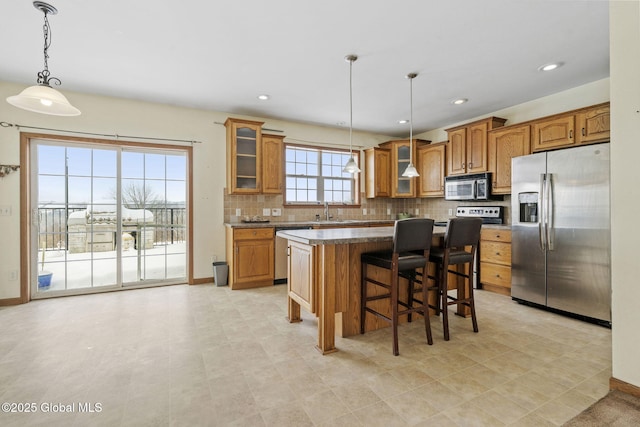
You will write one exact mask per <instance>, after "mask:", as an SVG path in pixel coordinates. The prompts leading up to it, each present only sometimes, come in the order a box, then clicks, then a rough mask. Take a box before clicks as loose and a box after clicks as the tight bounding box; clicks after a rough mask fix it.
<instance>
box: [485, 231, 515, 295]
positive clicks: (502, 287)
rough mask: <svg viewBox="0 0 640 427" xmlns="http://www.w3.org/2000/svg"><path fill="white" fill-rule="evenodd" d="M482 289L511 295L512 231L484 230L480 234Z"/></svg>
mask: <svg viewBox="0 0 640 427" xmlns="http://www.w3.org/2000/svg"><path fill="white" fill-rule="evenodd" d="M479 255H480V283H481V284H482V289H485V290H488V291H492V292H497V293H500V294H503V295H509V296H510V295H511V230H506V229H498V228H483V229H482V231H481V232H480V253H479Z"/></svg>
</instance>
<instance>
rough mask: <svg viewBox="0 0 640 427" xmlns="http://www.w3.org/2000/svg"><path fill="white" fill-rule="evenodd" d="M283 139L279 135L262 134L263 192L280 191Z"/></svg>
mask: <svg viewBox="0 0 640 427" xmlns="http://www.w3.org/2000/svg"><path fill="white" fill-rule="evenodd" d="M283 139H284V136H281V135H264V134H263V135H262V192H263V193H266V194H280V193H282V180H283V177H282V165H283V160H282V159H283V154H282V150H283Z"/></svg>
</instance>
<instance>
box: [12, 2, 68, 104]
mask: <svg viewBox="0 0 640 427" xmlns="http://www.w3.org/2000/svg"><path fill="white" fill-rule="evenodd" d="M33 6H34V7H35V8H36V9H38V10H39V11H41V12H42V13H44V26H43V27H42V31H43V33H44V69H43V70H42V71H40V72H39V73H38V79H37V82H38V85H37V86H31V87H28V88H26V89H25V90H23V91H22V92H21V93H20V94H19V95H15V96H10V97H8V98H7V102H8V103H9V104H11V105H13V106H15V107H18V108H22V109H23V110H28V111H33V112H35V113H42V114H50V115H53V116H77V115H79V114H80V110H78V109H77V108H76V107H74V106H73V105H71V104H70V103H69V101H68V100H67V98H66V97H65V96H64V95H63V94H61V93H60V92H58V91H57V90H55V89H53V88H52V87H51V86H50V85H49V83H50V82H53V83H54V84H56V85H59V84H61V83H62V82H61V81H60V79H58V78H56V77H51V73H50V72H49V64H48V59H49V54H48V53H47V51H48V50H49V47H50V46H51V27H50V26H49V19H48V18H47V15H55V14H56V13H58V10H57V9H56V8H55V7H53V6H51V5H50V4H47V3H44V2H41V1H34V2H33Z"/></svg>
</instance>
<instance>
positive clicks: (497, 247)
mask: <svg viewBox="0 0 640 427" xmlns="http://www.w3.org/2000/svg"><path fill="white" fill-rule="evenodd" d="M480 261H481V262H482V261H484V262H494V263H496V264H503V265H508V266H511V243H503V242H490V241H487V242H480Z"/></svg>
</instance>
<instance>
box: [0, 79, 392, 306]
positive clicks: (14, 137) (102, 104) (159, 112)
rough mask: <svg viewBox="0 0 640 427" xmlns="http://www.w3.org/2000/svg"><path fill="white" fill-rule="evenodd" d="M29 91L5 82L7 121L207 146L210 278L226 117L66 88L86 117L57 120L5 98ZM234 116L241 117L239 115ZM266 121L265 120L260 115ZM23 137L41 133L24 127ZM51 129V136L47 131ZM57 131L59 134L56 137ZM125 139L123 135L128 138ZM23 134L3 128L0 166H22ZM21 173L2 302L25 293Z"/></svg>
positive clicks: (200, 259)
mask: <svg viewBox="0 0 640 427" xmlns="http://www.w3.org/2000/svg"><path fill="white" fill-rule="evenodd" d="M22 89H24V85H18V84H13V83H7V82H0V121H5V122H9V123H17V124H20V125H24V126H37V127H45V128H55V129H65V130H73V131H80V132H95V133H101V134H111V135H113V134H118V135H133V136H147V137H157V138H176V139H186V140H198V141H202V144H194V146H193V147H194V148H193V153H194V161H193V174H194V185H193V186H194V189H193V190H194V191H193V196H194V200H193V206H194V227H195V230H196V232H195V233H194V277H195V278H202V277H211V276H213V271H212V267H211V256H212V255H216V256H217V257H218V259H219V260H221V259H224V227H223V225H222V224H223V214H224V202H223V194H224V193H223V191H224V187H225V152H226V147H225V135H226V134H225V128H224V126H222V125H218V124H215V123H214V122H222V123H223V122H224V121H225V120H226V118H227V117H228V116H229V115H228V114H226V113H221V112H214V111H204V110H195V109H188V108H179V107H175V106H170V105H160V104H151V103H145V102H139V101H132V100H126V99H118V98H109V97H102V96H93V95H86V94H79V93H73V92H68V91H64V88H62V91H63V92H64V93H65V95H66V96H67V97H68V98H69V100H70V101H71V102H72V103H73V104H74V105H76V106H77V107H78V108H79V109H80V110H81V111H82V115H81V116H78V117H52V116H44V115H41V114H36V113H30V112H28V111H23V110H20V109H17V108H15V107H12V106H11V105H9V104H7V103H6V102H5V98H6V97H7V96H10V95H15V94H17V93H19V92H20V91H21V90H22ZM234 117H239V116H237V115H234ZM253 119H255V120H261V119H260V118H253ZM265 127H268V128H271V129H279V130H283V131H284V132H283V134H284V135H287V139H285V141H289V140H293V139H295V140H296V141H295V142H304V143H311V144H315V143H329V144H334V145H341V146H344V147H348V144H349V132H348V129H333V128H327V127H321V126H311V125H305V124H297V123H290V122H284V121H280V120H266V123H265ZM22 131H24V132H38V131H35V130H32V129H26V128H23V129H22ZM43 132H44V131H43ZM50 133H52V132H50ZM122 139H124V138H122ZM388 139H390V138H389V137H387V136H382V135H372V134H367V133H361V132H354V141H353V144H354V146H355V145H357V146H362V147H370V146H373V145H376V144H378V143H380V142H383V141H386V140H388ZM19 162H20V154H19V131H18V130H17V129H15V128H0V164H18V163H19ZM19 175H20V172H14V173H12V174H10V175H8V176H6V177H4V178H0V206H10V207H11V211H12V214H11V216H0V236H1V241H2V246H3V249H2V250H0V299H6V298H16V297H19V296H20V282H19V277H18V278H17V279H12V275H13V274H18V273H19V271H20V256H19V252H18V250H17V248H18V247H19V245H20V234H19V228H20V213H19V208H20V191H21V189H20V176H19Z"/></svg>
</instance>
